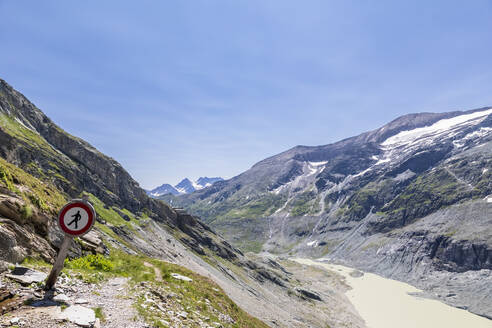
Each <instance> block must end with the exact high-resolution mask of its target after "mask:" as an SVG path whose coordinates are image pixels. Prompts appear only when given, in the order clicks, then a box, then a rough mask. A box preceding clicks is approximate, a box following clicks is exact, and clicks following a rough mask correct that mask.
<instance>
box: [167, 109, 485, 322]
mask: <svg viewBox="0 0 492 328" xmlns="http://www.w3.org/2000/svg"><path fill="white" fill-rule="evenodd" d="M491 194H492V109H491V108H481V109H476V110H472V111H466V112H450V113H442V114H433V113H421V114H411V115H406V116H403V117H400V118H398V119H396V120H394V121H392V122H390V123H389V124H387V125H385V126H383V127H381V128H379V129H377V130H374V131H371V132H367V133H363V134H361V135H359V136H356V137H352V138H348V139H345V140H342V141H340V142H337V143H334V144H329V145H324V146H316V147H307V146H297V147H295V148H292V149H290V150H288V151H286V152H283V153H281V154H278V155H276V156H272V157H270V158H267V159H265V160H263V161H261V162H259V163H257V164H255V165H254V166H253V167H252V168H251V169H250V170H248V171H246V172H244V173H242V174H241V175H239V176H237V177H234V178H232V179H230V180H227V181H223V182H219V183H216V184H215V185H213V186H212V187H209V188H205V189H203V190H200V191H197V192H195V193H193V194H191V195H183V196H179V197H170V196H169V197H168V198H167V199H168V200H171V198H172V200H173V204H177V205H179V206H183V207H185V208H187V209H188V210H190V211H191V212H192V213H195V214H198V215H199V216H201V217H202V218H203V219H204V220H205V221H206V222H208V223H210V224H211V225H212V227H214V228H215V229H217V230H218V231H220V232H221V233H222V234H224V235H225V236H226V238H228V239H229V240H230V241H231V242H232V243H233V244H235V245H236V246H239V247H240V248H242V249H244V250H253V251H261V250H264V251H265V250H266V251H269V252H279V253H289V254H302V255H310V256H316V257H319V256H327V257H330V258H333V259H339V260H344V261H349V264H351V265H355V266H359V267H360V268H363V269H368V270H372V271H375V272H378V273H381V274H383V275H385V276H390V277H394V278H397V279H401V280H406V281H409V282H412V283H414V284H417V285H419V286H420V287H423V288H425V289H427V290H429V291H432V292H433V293H434V294H435V295H434V296H436V295H439V296H438V297H440V298H442V299H444V300H445V301H446V302H448V303H451V304H453V305H457V306H461V307H465V308H469V309H470V310H472V311H474V312H476V313H479V314H481V315H486V316H490V313H492V299H490V297H485V296H486V295H491V294H492V290H491V287H490V286H492V284H491V278H490V277H491V276H492V275H490V272H491V271H490V270H491V269H492V230H491V229H492V222H491V220H492V204H491V203H490V202H488V201H487V200H488V199H490V197H491V196H490V195H491ZM456 213H462V214H461V215H457V214H456ZM472 222H473V224H472ZM483 270H485V272H487V274H486V275H483V272H482V271H483ZM429 275H430V276H434V277H437V276H440V277H448V278H449V277H451V276H452V277H455V278H456V279H455V285H453V284H449V286H448V288H447V289H446V287H442V286H440V285H439V286H438V285H437V284H434V285H433V284H431V282H435V281H434V280H432V279H430V280H426V279H427V277H428V276H429ZM481 275H482V276H481ZM465 277H467V278H466V279H469V278H470V277H475V278H476V285H475V287H473V288H467V286H466V283H465V281H466V279H465ZM479 277H481V278H479ZM443 279H444V278H443ZM424 281H427V282H424ZM441 289H442V290H441ZM443 290H444V291H448V292H446V293H445V292H443ZM474 293H478V294H479V295H482V296H483V297H485V300H486V301H485V302H484V301H483V297H482V299H481V300H480V301H479V300H478V299H480V298H477V297H474V296H473V295H474ZM448 294H449V295H452V296H449V297H448V296H446V295H448Z"/></svg>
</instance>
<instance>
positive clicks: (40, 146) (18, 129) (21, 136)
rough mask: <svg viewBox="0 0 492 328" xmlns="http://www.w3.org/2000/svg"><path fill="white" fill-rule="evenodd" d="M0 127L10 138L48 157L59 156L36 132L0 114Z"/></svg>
mask: <svg viewBox="0 0 492 328" xmlns="http://www.w3.org/2000/svg"><path fill="white" fill-rule="evenodd" d="M0 127H1V128H2V130H4V131H5V132H6V133H8V134H9V135H11V136H12V137H14V138H16V139H18V140H21V141H23V142H24V143H26V144H28V145H29V146H31V147H33V148H35V149H37V150H39V151H41V152H43V153H45V154H47V155H49V156H59V154H57V152H56V151H55V150H54V149H53V147H51V145H50V144H49V143H48V142H47V141H46V140H45V139H44V138H43V137H42V136H40V135H39V134H38V133H37V132H36V131H33V130H31V129H28V128H27V127H25V126H24V125H22V124H21V123H19V122H18V121H16V120H15V119H13V118H12V117H10V116H8V115H6V114H0Z"/></svg>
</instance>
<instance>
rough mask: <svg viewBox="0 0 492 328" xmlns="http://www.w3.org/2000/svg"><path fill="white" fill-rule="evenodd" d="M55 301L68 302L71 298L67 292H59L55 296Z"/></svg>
mask: <svg viewBox="0 0 492 328" xmlns="http://www.w3.org/2000/svg"><path fill="white" fill-rule="evenodd" d="M53 301H55V302H58V303H68V301H69V298H68V296H67V295H65V294H59V295H56V296H55V297H53Z"/></svg>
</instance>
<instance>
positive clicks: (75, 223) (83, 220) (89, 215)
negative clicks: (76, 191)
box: [58, 201, 96, 236]
mask: <svg viewBox="0 0 492 328" xmlns="http://www.w3.org/2000/svg"><path fill="white" fill-rule="evenodd" d="M95 218H96V215H95V212H94V209H93V207H92V205H90V204H89V203H87V202H84V201H73V202H70V203H68V204H67V205H65V206H64V207H63V209H62V210H61V212H60V215H59V216H58V224H59V226H60V228H61V229H62V230H63V232H65V233H66V234H68V235H71V236H81V235H83V234H85V233H87V232H89V230H90V229H91V228H92V226H93V225H94V221H95Z"/></svg>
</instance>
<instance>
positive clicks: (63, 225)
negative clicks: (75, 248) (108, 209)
mask: <svg viewBox="0 0 492 328" xmlns="http://www.w3.org/2000/svg"><path fill="white" fill-rule="evenodd" d="M95 221H96V212H95V211H94V207H92V205H91V204H90V203H89V201H88V200H87V198H85V199H74V200H72V201H71V202H70V203H68V204H66V205H65V206H63V208H62V209H61V211H60V214H59V215H58V226H59V227H60V229H61V230H62V231H63V232H64V234H65V237H64V239H63V242H62V244H61V246H60V250H59V251H58V256H57V258H56V261H55V264H53V268H52V269H51V272H50V275H49V276H48V279H47V280H46V285H45V287H44V289H45V290H50V289H52V288H53V286H54V285H55V283H56V280H57V279H58V275H60V272H61V270H62V269H63V264H64V262H65V258H66V257H67V253H68V249H69V248H70V245H71V243H72V240H73V238H74V237H79V236H82V235H84V234H86V233H88V232H89V231H90V230H91V229H92V227H93V226H94V222H95Z"/></svg>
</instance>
